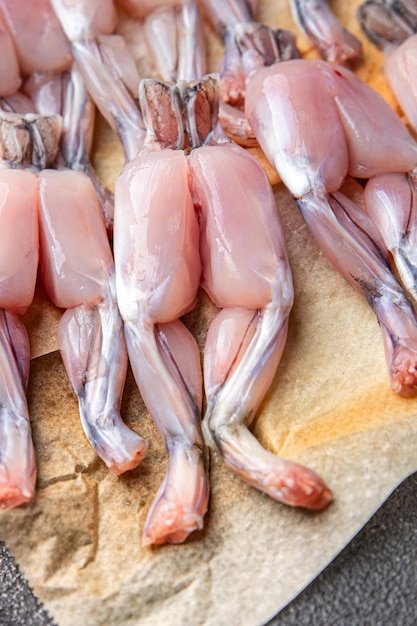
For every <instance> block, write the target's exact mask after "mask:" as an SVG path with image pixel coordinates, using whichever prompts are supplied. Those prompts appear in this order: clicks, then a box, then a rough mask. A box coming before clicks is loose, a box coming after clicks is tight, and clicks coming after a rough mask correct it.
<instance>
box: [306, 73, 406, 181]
mask: <svg viewBox="0 0 417 626" xmlns="http://www.w3.org/2000/svg"><path fill="white" fill-rule="evenodd" d="M315 63H316V64H317V66H318V67H319V69H320V71H321V72H323V74H324V76H325V79H326V81H328V91H329V93H330V94H331V95H332V97H333V98H334V100H335V102H336V105H337V108H338V111H339V114H340V119H341V121H342V124H343V127H344V132H345V136H346V140H347V144H348V149H349V174H350V175H351V176H357V177H359V178H370V177H371V176H375V175H377V174H382V173H385V172H387V171H390V172H409V171H412V170H413V169H414V168H415V167H416V165H417V143H416V142H415V140H414V139H413V137H412V136H411V135H410V133H409V131H408V130H407V127H406V126H405V124H404V123H403V122H402V120H401V118H400V117H399V115H398V114H397V113H396V112H395V111H394V109H393V108H392V107H391V106H390V105H389V104H388V102H387V101H386V100H385V98H383V96H382V95H381V94H380V93H379V92H377V91H376V90H375V89H373V88H372V87H371V86H370V85H368V84H366V83H365V82H364V81H362V80H361V79H360V78H359V77H358V76H356V74H354V73H353V72H351V71H350V70H349V69H347V68H343V67H338V68H336V67H334V66H332V65H331V64H330V63H325V62H324V61H316V62H315Z"/></svg>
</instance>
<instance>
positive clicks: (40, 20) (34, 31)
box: [0, 0, 72, 75]
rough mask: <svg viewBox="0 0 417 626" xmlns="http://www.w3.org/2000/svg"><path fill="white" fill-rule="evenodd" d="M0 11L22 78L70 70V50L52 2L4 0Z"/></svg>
mask: <svg viewBox="0 0 417 626" xmlns="http://www.w3.org/2000/svg"><path fill="white" fill-rule="evenodd" d="M0 10H1V11H2V12H3V13H4V16H5V18H6V22H7V25H8V27H9V30H10V33H11V35H12V37H13V41H14V45H15V49H16V53H17V57H18V59H19V66H20V72H21V74H23V75H29V74H32V73H33V72H47V71H51V70H53V71H62V70H64V69H65V68H67V67H69V66H70V64H71V62H72V58H71V50H70V46H69V43H68V41H67V38H66V37H65V35H64V32H63V30H62V28H61V26H60V24H59V22H58V20H57V18H56V16H55V13H54V11H53V9H52V7H51V5H50V2H49V0H36V2H16V1H15V0H1V1H0Z"/></svg>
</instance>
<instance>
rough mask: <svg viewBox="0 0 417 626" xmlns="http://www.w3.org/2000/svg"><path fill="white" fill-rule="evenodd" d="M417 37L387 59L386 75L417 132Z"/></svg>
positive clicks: (402, 45) (406, 42) (410, 38)
mask: <svg viewBox="0 0 417 626" xmlns="http://www.w3.org/2000/svg"><path fill="white" fill-rule="evenodd" d="M416 69H417V35H412V36H411V37H409V38H408V39H407V40H406V41H405V42H404V43H403V44H401V46H399V47H398V48H397V49H395V50H394V51H393V52H391V53H390V54H388V55H387V56H386V57H385V62H384V74H385V76H386V77H387V79H388V82H389V84H390V87H391V89H392V90H393V92H394V94H395V97H396V99H397V101H398V103H399V105H400V107H401V108H402V110H403V112H404V114H405V115H406V117H407V119H408V121H409V122H410V124H411V125H412V127H413V128H414V130H417V85H416V81H415V80H414V76H415V74H416Z"/></svg>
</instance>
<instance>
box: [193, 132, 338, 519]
mask: <svg viewBox="0 0 417 626" xmlns="http://www.w3.org/2000/svg"><path fill="white" fill-rule="evenodd" d="M189 161H190V168H191V180H192V191H193V197H194V202H195V203H196V204H197V207H198V211H199V214H200V220H201V240H200V241H201V243H200V253H201V257H202V262H203V277H204V279H203V283H202V286H203V288H204V289H205V290H206V291H207V293H208V295H209V296H210V298H211V299H212V300H213V302H214V303H215V304H216V306H218V307H220V308H222V311H221V312H220V313H219V314H218V315H217V316H216V317H215V318H214V320H213V322H212V323H211V325H210V328H209V332H208V336H207V342H206V346H205V353H204V377H205V378H204V379H205V389H206V396H207V404H208V408H207V412H206V414H205V417H204V422H203V426H204V433H205V437H206V440H207V441H208V442H209V443H210V444H211V445H212V446H215V447H217V448H218V449H219V451H220V453H221V454H222V456H223V457H224V460H225V463H226V465H227V466H228V467H229V468H230V469H231V470H232V471H233V472H235V473H236V474H238V475H239V476H240V477H241V478H243V479H244V480H245V481H246V482H248V483H249V484H251V485H253V486H254V487H256V488H257V489H260V490H262V491H265V492H266V493H267V494H268V495H269V496H271V497H272V498H274V499H276V500H278V501H280V502H284V503H286V504H291V505H295V506H305V507H308V508H312V509H321V508H324V507H325V506H326V505H327V504H328V503H329V501H330V500H331V499H332V495H331V492H330V490H329V489H328V488H327V487H326V485H325V484H324V482H323V481H322V480H321V479H320V478H319V477H318V476H317V475H316V474H315V473H314V472H312V471H311V470H309V469H307V468H304V467H302V466H300V465H297V464H296V463H292V462H289V461H286V460H284V459H281V458H279V457H277V456H275V455H274V454H272V453H271V452H269V451H267V450H265V449H264V448H263V447H262V446H261V445H260V444H259V443H258V441H257V440H256V439H255V437H254V436H253V435H252V434H251V433H250V431H249V430H248V426H249V425H250V423H251V422H252V420H253V418H254V416H255V414H256V411H257V409H258V408H259V405H260V403H261V402H262V400H263V398H264V396H265V394H266V392H267V390H268V388H269V386H270V384H271V382H272V380H273V378H274V376H275V374H276V371H277V367H278V364H279V361H280V358H281V355H282V351H283V349H284V346H285V342H286V338H287V327H288V317H289V313H290V310H291V307H292V303H293V284H292V275H291V270H290V266H289V262H288V258H287V252H286V244H285V241H284V236H283V231H282V226H281V222H280V218H279V215H278V211H277V207H276V204H275V199H274V195H273V192H272V188H271V186H270V184H269V181H268V179H267V177H266V175H265V173H264V171H263V170H262V168H261V166H260V165H258V163H257V162H256V160H255V159H254V158H252V157H251V155H249V154H247V153H246V152H245V151H244V150H243V149H242V148H239V147H238V146H235V145H233V144H231V143H230V144H229V143H225V144H223V145H220V144H219V145H213V146H203V147H201V148H196V149H195V150H193V151H192V152H191V154H190V156H189ZM242 223H243V224H244V225H245V228H242Z"/></svg>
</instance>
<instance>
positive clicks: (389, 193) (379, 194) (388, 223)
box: [364, 173, 417, 301]
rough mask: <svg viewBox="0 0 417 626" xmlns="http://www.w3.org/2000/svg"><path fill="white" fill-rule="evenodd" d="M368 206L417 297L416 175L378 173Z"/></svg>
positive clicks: (369, 188)
mask: <svg viewBox="0 0 417 626" xmlns="http://www.w3.org/2000/svg"><path fill="white" fill-rule="evenodd" d="M364 199H365V208H366V211H367V213H368V214H369V215H370V217H371V219H372V220H373V222H374V223H375V224H376V225H377V226H378V228H379V230H380V232H381V235H382V237H383V239H384V242H385V245H386V247H387V249H388V250H389V251H390V253H391V254H392V257H393V259H394V263H395V266H396V268H397V270H398V273H399V275H400V278H401V280H402V282H403V284H404V286H405V288H406V289H407V291H408V292H409V293H410V294H411V296H412V297H413V299H414V300H415V301H416V300H417V241H416V236H417V218H416V181H415V176H414V175H408V174H399V173H388V174H381V175H380V176H375V177H374V178H371V180H369V181H368V183H367V184H366V187H365V194H364Z"/></svg>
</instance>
